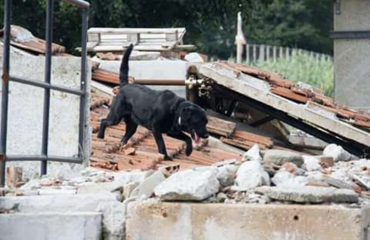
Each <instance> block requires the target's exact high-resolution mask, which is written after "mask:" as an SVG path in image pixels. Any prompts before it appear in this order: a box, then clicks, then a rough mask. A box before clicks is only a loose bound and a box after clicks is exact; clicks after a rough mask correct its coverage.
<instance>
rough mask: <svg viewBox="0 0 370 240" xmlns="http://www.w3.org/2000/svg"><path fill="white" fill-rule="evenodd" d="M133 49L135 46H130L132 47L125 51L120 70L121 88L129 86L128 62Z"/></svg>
mask: <svg viewBox="0 0 370 240" xmlns="http://www.w3.org/2000/svg"><path fill="white" fill-rule="evenodd" d="M133 48H134V45H133V44H130V46H129V47H128V48H127V49H126V51H125V55H124V56H123V58H122V62H121V68H120V73H119V80H120V86H121V87H123V86H125V85H126V84H128V60H129V58H130V54H131V52H132V49H133Z"/></svg>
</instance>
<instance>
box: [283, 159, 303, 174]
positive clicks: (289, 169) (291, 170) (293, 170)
mask: <svg viewBox="0 0 370 240" xmlns="http://www.w3.org/2000/svg"><path fill="white" fill-rule="evenodd" d="M280 170H285V171H287V172H289V173H291V174H294V175H297V172H298V171H299V170H298V167H297V165H295V164H294V163H291V162H286V163H284V164H283V165H281V167H280Z"/></svg>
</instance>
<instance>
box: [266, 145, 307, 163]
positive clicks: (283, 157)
mask: <svg viewBox="0 0 370 240" xmlns="http://www.w3.org/2000/svg"><path fill="white" fill-rule="evenodd" d="M286 162H292V163H294V164H295V165H297V166H298V167H300V166H301V165H302V164H303V158H302V156H301V155H299V154H297V153H294V152H288V151H283V150H275V149H270V150H267V151H266V152H265V155H264V156H263V163H264V164H276V165H282V164H283V163H286Z"/></svg>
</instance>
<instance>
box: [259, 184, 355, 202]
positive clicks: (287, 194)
mask: <svg viewBox="0 0 370 240" xmlns="http://www.w3.org/2000/svg"><path fill="white" fill-rule="evenodd" d="M265 193H266V195H267V196H268V197H270V198H272V199H275V200H280V201H292V202H297V203H324V202H335V203H356V202H358V195H357V194H356V193H355V192H354V191H353V190H349V189H336V188H324V187H310V186H306V187H295V188H280V187H271V188H269V189H268V190H267V191H266V192H265Z"/></svg>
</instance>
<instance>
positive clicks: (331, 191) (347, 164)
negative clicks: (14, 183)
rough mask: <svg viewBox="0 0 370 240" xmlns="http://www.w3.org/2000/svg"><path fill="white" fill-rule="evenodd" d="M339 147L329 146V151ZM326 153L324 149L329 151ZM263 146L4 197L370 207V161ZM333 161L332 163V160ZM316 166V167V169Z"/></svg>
mask: <svg viewBox="0 0 370 240" xmlns="http://www.w3.org/2000/svg"><path fill="white" fill-rule="evenodd" d="M333 147H337V146H332V145H329V146H328V147H327V148H333ZM324 152H325V151H324ZM262 155H263V157H261V152H260V151H259V148H258V145H255V146H254V147H253V148H252V149H251V150H249V151H247V152H246V153H245V154H244V156H243V161H236V160H234V159H230V160H226V161H222V162H218V163H215V164H212V165H210V166H198V167H194V168H188V169H185V170H180V171H179V169H172V171H171V169H169V168H168V167H166V166H162V167H159V168H158V170H146V171H141V170H132V171H106V170H98V169H94V168H87V169H86V170H83V171H82V172H81V173H80V176H78V177H75V178H70V179H65V178H63V177H43V178H41V179H33V180H31V181H29V182H28V183H26V184H24V185H23V186H21V187H20V188H16V189H13V190H11V189H8V190H7V191H5V195H6V196H9V195H14V196H29V195H55V194H62V195H75V194H114V196H115V198H116V199H117V201H125V200H128V199H136V200H145V199H148V198H154V199H157V200H161V201H200V202H224V203H260V204H270V203H315V204H317V203H325V204H329V203H347V204H351V205H350V206H353V207H358V206H361V205H363V204H368V203H370V191H369V190H370V175H369V173H370V160H367V159H353V158H352V159H348V160H347V161H343V160H337V161H334V159H333V157H331V156H327V155H321V156H299V155H298V154H292V153H290V152H284V151H281V150H280V151H278V152H276V150H269V151H266V152H264V153H262ZM329 159H330V160H329ZM312 166H314V167H312Z"/></svg>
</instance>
